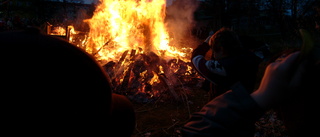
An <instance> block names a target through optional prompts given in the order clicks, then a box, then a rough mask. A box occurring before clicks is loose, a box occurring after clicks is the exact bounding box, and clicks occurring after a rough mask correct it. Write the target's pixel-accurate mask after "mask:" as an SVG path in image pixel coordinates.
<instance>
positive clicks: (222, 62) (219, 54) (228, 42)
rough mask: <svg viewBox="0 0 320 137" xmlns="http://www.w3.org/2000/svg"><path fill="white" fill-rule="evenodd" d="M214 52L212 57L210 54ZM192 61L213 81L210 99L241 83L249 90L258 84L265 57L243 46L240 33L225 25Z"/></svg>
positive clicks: (194, 51)
mask: <svg viewBox="0 0 320 137" xmlns="http://www.w3.org/2000/svg"><path fill="white" fill-rule="evenodd" d="M210 50H211V51H212V58H209V59H208V58H206V54H207V52H209V51H210ZM191 62H192V64H193V66H194V68H195V70H197V72H198V73H199V74H200V75H201V76H203V77H204V78H205V79H206V80H208V81H210V82H211V84H212V89H211V91H210V92H209V95H210V99H212V98H214V97H216V96H219V95H220V94H222V93H224V92H226V91H227V90H229V89H230V88H231V86H232V85H233V84H235V83H237V82H241V83H242V84H243V85H244V86H245V88H247V89H248V91H252V90H253V89H254V87H255V83H256V77H257V72H258V69H259V63H260V62H261V59H260V58H259V57H257V56H256V55H255V54H254V53H253V52H251V51H249V50H247V49H245V48H243V47H242V44H241V41H240V40H239V36H238V35H237V34H236V33H235V32H234V31H232V30H231V29H229V28H225V27H223V28H221V29H219V30H218V31H216V32H215V33H214V34H213V35H212V36H209V37H208V38H207V39H206V40H205V41H204V42H203V43H202V44H200V45H198V47H197V48H195V49H194V50H193V52H192V57H191Z"/></svg>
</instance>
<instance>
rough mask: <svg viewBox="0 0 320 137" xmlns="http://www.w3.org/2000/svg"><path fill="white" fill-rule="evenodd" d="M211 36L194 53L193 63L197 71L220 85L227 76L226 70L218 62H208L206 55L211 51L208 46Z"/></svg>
mask: <svg viewBox="0 0 320 137" xmlns="http://www.w3.org/2000/svg"><path fill="white" fill-rule="evenodd" d="M210 37H211V35H209V37H208V38H207V39H206V40H205V41H204V42H203V43H202V44H200V45H198V47H197V48H195V49H194V50H193V52H192V56H191V63H192V65H193V67H194V69H195V70H197V72H198V73H199V74H200V75H201V76H202V77H204V78H206V79H208V80H209V81H211V82H212V83H219V81H221V79H224V78H223V77H225V76H226V72H225V69H224V68H223V66H222V65H220V64H219V62H218V61H216V60H206V59H205V56H206V53H207V52H208V51H209V50H210V46H209V44H208V42H209V40H210Z"/></svg>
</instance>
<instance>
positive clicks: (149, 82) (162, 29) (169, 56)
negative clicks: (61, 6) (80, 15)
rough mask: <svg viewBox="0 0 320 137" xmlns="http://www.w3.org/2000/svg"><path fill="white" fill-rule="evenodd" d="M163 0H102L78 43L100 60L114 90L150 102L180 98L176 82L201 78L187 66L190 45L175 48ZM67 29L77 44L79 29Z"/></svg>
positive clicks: (87, 20)
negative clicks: (166, 96)
mask: <svg viewBox="0 0 320 137" xmlns="http://www.w3.org/2000/svg"><path fill="white" fill-rule="evenodd" d="M165 2H166V1H165V0H151V1H150V0H142V1H136V0H126V1H119V0H102V1H100V4H99V5H97V7H96V10H95V11H94V14H93V16H92V18H90V19H86V20H84V22H85V23H87V24H88V25H89V27H90V31H89V32H87V33H86V34H85V35H82V38H81V40H80V42H78V43H75V44H76V45H77V46H78V47H81V48H83V49H85V50H86V51H87V52H88V53H90V54H92V55H93V56H94V57H95V58H96V59H97V60H98V61H99V62H100V63H101V65H102V66H103V67H104V68H105V70H106V71H107V73H108V74H109V76H110V78H111V80H112V84H113V87H114V90H115V92H118V93H121V94H126V95H129V96H130V95H131V97H133V98H137V97H138V98H139V100H141V99H142V100H144V101H149V99H150V98H157V97H160V96H162V95H163V94H164V92H166V91H168V92H167V93H169V94H170V96H173V97H174V98H175V99H179V98H180V97H179V94H178V92H179V91H178V90H177V89H176V87H177V86H179V87H180V88H181V87H183V86H186V84H190V82H191V81H194V78H195V79H197V80H199V79H200V77H198V75H196V73H195V72H194V71H193V70H192V68H191V65H190V64H189V58H190V57H189V54H190V53H191V51H192V48H187V47H183V48H176V46H175V45H178V44H179V43H175V42H176V41H174V38H171V37H170V36H169V30H168V29H167V28H166V26H167V23H166V22H165V12H166V3H165ZM68 29H69V31H68V32H69V33H70V37H69V41H70V42H73V41H74V40H75V39H76V38H77V37H79V35H77V34H79V32H77V31H76V30H75V29H74V28H73V27H72V26H69V27H68ZM183 88H185V87H183ZM183 90H184V91H185V90H186V88H185V89H183ZM146 99H148V100H146Z"/></svg>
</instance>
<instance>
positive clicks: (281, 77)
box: [251, 51, 303, 109]
mask: <svg viewBox="0 0 320 137" xmlns="http://www.w3.org/2000/svg"><path fill="white" fill-rule="evenodd" d="M299 54H300V51H296V52H294V53H291V54H289V55H288V56H286V57H283V58H281V57H280V58H278V59H277V60H276V61H275V62H273V63H270V64H269V65H268V66H267V68H266V70H265V72H264V75H263V78H262V80H261V83H260V86H259V88H258V89H257V90H256V91H254V92H253V93H251V97H252V98H253V99H254V100H255V101H256V102H257V103H258V105H259V106H260V107H261V108H264V109H268V108H270V107H273V106H274V105H276V104H277V103H279V102H280V101H281V100H282V99H283V98H284V96H285V94H286V93H287V92H286V91H288V90H290V89H292V88H294V86H295V85H298V84H299V82H300V81H299V80H300V77H301V74H302V72H303V65H302V64H299V67H298V68H297V70H295V68H294V67H297V66H295V61H296V60H297V58H298V56H299ZM292 70H295V71H292ZM289 94H290V93H289Z"/></svg>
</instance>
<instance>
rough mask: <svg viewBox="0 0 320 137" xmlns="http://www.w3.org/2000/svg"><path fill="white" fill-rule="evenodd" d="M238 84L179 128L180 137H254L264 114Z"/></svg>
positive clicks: (194, 114)
mask: <svg viewBox="0 0 320 137" xmlns="http://www.w3.org/2000/svg"><path fill="white" fill-rule="evenodd" d="M264 112H265V111H264V110H262V109H261V108H260V107H259V106H258V104H257V103H256V102H255V101H254V100H253V99H252V98H251V96H250V94H249V93H248V92H247V91H246V90H245V88H244V87H243V86H242V85H241V84H236V85H235V86H233V87H232V91H231V90H229V91H227V92H226V93H225V94H223V95H221V96H218V97H216V98H215V99H213V100H212V101H210V102H208V103H207V104H206V105H205V106H204V107H203V108H202V109H201V110H200V111H199V112H195V113H193V114H192V115H191V118H190V119H189V121H188V122H187V123H186V124H185V125H184V126H183V127H182V130H181V133H182V136H183V137H233V136H235V137H253V136H254V133H255V122H256V121H257V120H258V119H259V118H260V117H261V116H262V115H263V114H264Z"/></svg>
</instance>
